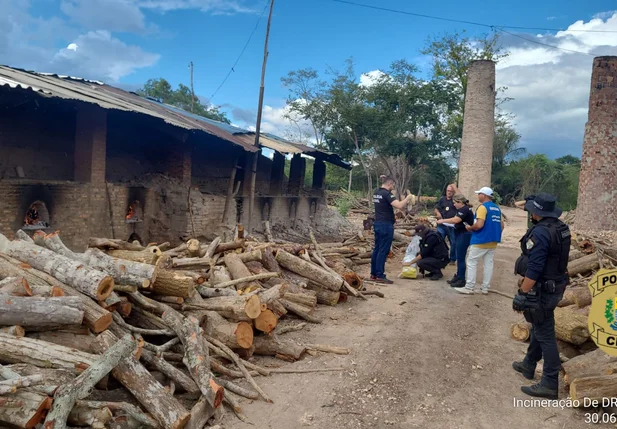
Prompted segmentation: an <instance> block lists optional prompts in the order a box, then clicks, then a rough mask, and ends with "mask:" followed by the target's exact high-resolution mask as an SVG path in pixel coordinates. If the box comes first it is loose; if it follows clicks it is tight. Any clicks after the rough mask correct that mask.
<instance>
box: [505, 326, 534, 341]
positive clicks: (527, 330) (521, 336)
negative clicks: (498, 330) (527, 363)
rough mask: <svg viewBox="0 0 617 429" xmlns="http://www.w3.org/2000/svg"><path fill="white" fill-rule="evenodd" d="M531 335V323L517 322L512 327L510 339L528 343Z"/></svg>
mask: <svg viewBox="0 0 617 429" xmlns="http://www.w3.org/2000/svg"><path fill="white" fill-rule="evenodd" d="M530 335H531V323H528V322H525V321H523V322H517V323H513V324H512V326H510V338H512V339H513V340H516V341H523V342H524V341H527V340H528V339H529V337H530Z"/></svg>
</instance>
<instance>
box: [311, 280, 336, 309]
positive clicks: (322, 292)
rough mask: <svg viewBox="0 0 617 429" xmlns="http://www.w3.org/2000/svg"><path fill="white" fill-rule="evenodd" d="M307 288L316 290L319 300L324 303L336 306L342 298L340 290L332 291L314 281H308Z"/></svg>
mask: <svg viewBox="0 0 617 429" xmlns="http://www.w3.org/2000/svg"><path fill="white" fill-rule="evenodd" d="M307 288H308V289H309V290H312V291H315V293H316V296H317V302H318V303H320V304H323V305H331V306H334V305H336V304H338V302H339V300H340V299H341V293H340V292H339V291H331V290H328V289H325V288H323V287H321V285H319V284H316V283H314V282H308V284H307Z"/></svg>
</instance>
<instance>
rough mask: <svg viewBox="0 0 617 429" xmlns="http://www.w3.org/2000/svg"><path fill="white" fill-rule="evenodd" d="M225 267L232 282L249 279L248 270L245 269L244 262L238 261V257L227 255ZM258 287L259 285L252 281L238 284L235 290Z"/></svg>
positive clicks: (233, 254)
mask: <svg viewBox="0 0 617 429" xmlns="http://www.w3.org/2000/svg"><path fill="white" fill-rule="evenodd" d="M225 265H226V266H227V269H228V270H229V273H230V274H231V278H232V279H233V280H238V279H243V278H246V277H251V272H250V271H249V269H248V268H246V265H244V262H242V260H240V257H239V256H238V255H236V254H235V253H228V254H227V255H225ZM259 287H260V286H259V283H256V282H254V281H252V282H246V283H240V284H238V285H237V286H236V289H238V290H239V289H258V288H259Z"/></svg>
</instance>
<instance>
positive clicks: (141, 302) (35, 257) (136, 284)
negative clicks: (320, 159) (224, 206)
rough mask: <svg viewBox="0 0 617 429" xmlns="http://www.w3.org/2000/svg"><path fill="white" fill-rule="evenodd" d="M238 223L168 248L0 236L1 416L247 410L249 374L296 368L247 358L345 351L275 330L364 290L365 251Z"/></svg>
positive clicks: (191, 418)
mask: <svg viewBox="0 0 617 429" xmlns="http://www.w3.org/2000/svg"><path fill="white" fill-rule="evenodd" d="M237 231H238V232H237V236H236V240H234V241H231V242H227V243H225V242H221V240H220V239H219V238H217V239H215V240H214V241H213V242H211V243H200V242H199V241H197V240H194V239H192V240H189V241H188V242H187V243H183V244H181V245H180V246H177V247H176V248H169V247H170V246H169V245H168V243H166V244H165V245H161V246H153V245H150V246H148V247H142V246H141V245H139V244H137V243H136V242H135V243H127V242H123V241H121V240H111V239H101V238H91V239H90V240H89V246H90V247H89V248H88V249H87V250H86V251H85V252H83V253H77V252H73V251H71V250H70V249H68V248H67V247H66V246H65V245H64V244H63V242H62V240H61V237H60V234H58V233H52V234H45V233H43V232H36V233H35V234H34V235H33V236H32V237H30V236H28V235H27V234H25V233H24V232H23V231H19V232H18V234H17V239H16V240H13V241H9V240H7V239H6V237H4V236H2V235H0V426H1V427H4V426H5V425H9V426H12V427H23V428H33V427H37V426H38V425H42V426H40V427H44V428H45V429H52V428H64V427H67V425H68V426H88V427H93V428H105V427H114V428H115V427H118V428H141V427H144V428H148V427H149V428H165V429H167V428H183V427H187V428H203V427H204V426H206V425H207V423H212V422H213V421H216V420H218V419H220V416H221V415H222V413H223V412H224V411H223V409H224V407H223V405H224V406H227V407H228V408H229V409H230V410H231V411H232V412H233V413H234V414H235V415H236V416H237V417H238V418H240V419H241V420H243V421H248V419H247V417H246V416H244V414H243V413H242V410H241V407H240V404H239V398H240V397H244V398H249V399H251V400H255V399H261V400H263V401H266V402H270V401H271V400H270V398H269V396H268V394H267V392H265V391H264V390H263V389H262V388H261V387H260V386H259V384H258V383H257V382H256V377H257V376H268V375H270V374H271V373H273V372H279V373H280V372H286V371H289V372H298V371H299V370H285V369H284V368H283V369H276V370H273V369H266V368H263V367H261V366H258V365H256V364H255V363H254V360H253V356H260V355H261V356H273V357H275V358H279V359H282V360H284V361H289V362H294V361H297V360H299V359H302V357H303V356H304V355H306V354H314V353H316V352H330V353H349V351H348V350H344V349H340V348H338V347H333V346H330V345H319V344H296V343H295V342H291V341H286V340H285V339H283V337H282V335H283V334H284V333H285V332H290V331H293V330H297V329H301V328H302V327H303V326H305V325H306V324H307V323H322V322H325V321H324V320H322V319H321V318H320V317H319V316H318V315H317V314H316V311H315V310H316V308H317V305H318V304H325V305H337V304H338V303H339V302H345V301H347V300H348V298H349V296H350V295H351V296H352V297H357V298H360V299H366V298H365V296H364V295H363V294H362V292H361V291H362V290H363V288H364V285H363V280H362V278H361V277H360V276H358V275H357V274H356V273H355V271H354V268H355V267H356V265H359V264H363V263H365V262H364V260H366V259H369V260H370V253H369V251H370V245H369V244H368V242H367V239H366V238H364V236H363V235H357V236H354V237H351V238H350V239H348V240H345V241H342V242H340V243H322V244H319V243H317V241H316V240H315V237H314V236H313V235H312V234H311V243H310V244H304V245H300V244H295V243H287V242H285V243H281V242H278V243H273V242H269V243H263V242H259V241H256V240H255V239H253V238H244V237H243V236H242V235H243V234H242V232H243V231H242V229H241V228H238V229H237ZM283 317H286V318H289V319H292V318H297V319H300V323H298V324H295V325H293V326H291V325H289V324H286V326H280V325H279V321H280V319H281V318H283ZM249 359H250V360H249ZM336 370H341V368H322V369H317V370H306V371H307V372H309V371H336ZM209 421H210V422H209Z"/></svg>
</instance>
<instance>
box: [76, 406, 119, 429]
mask: <svg viewBox="0 0 617 429" xmlns="http://www.w3.org/2000/svg"><path fill="white" fill-rule="evenodd" d="M113 417H114V415H113V413H112V412H111V410H110V409H109V408H107V407H104V408H98V409H92V408H87V407H80V406H77V405H76V406H74V407H73V408H72V409H71V412H70V413H69V415H68V418H67V422H68V423H70V424H71V425H72V426H86V427H91V428H92V429H105V428H106V427H107V426H106V424H107V423H109V421H110V420H111V419H112V418H113Z"/></svg>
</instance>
